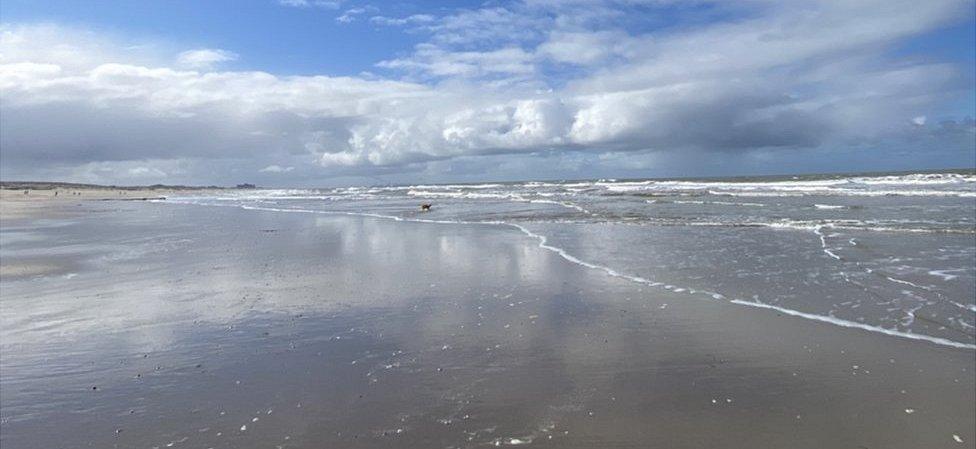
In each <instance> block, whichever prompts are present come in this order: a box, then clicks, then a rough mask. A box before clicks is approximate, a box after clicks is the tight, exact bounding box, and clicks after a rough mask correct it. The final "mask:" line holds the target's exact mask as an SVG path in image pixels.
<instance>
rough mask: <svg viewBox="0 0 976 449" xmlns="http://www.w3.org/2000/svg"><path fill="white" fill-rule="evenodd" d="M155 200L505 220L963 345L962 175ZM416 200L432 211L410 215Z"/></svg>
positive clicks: (972, 223)
mask: <svg viewBox="0 0 976 449" xmlns="http://www.w3.org/2000/svg"><path fill="white" fill-rule="evenodd" d="M167 201H168V202H178V203H192V204H197V205H207V206H238V207H243V208H248V209H258V210H267V211H291V212H306V213H339V214H360V215H367V216H378V217H389V218H393V219H397V220H418V221H435V222H438V221H443V222H467V223H495V224H500V225H512V226H516V227H518V228H519V229H520V230H522V231H524V232H527V233H530V234H532V235H535V236H538V237H539V238H545V239H546V242H547V244H548V245H549V246H550V247H552V248H553V249H556V250H559V251H561V252H562V254H564V255H566V256H568V258H570V259H573V260H575V261H577V262H582V263H584V264H586V265H598V266H600V267H602V268H603V269H606V270H610V271H613V272H615V273H618V274H620V275H623V276H626V277H628V278H630V279H632V280H636V281H638V282H640V283H643V284H646V285H651V286H655V287H661V288H666V289H668V290H672V291H678V292H687V293H691V294H696V295H703V296H705V297H708V298H711V299H714V300H721V301H730V302H733V303H736V304H749V305H755V306H761V307H762V306H771V307H775V308H779V309H781V310H783V311H785V312H795V315H796V316H807V317H811V318H813V319H817V320H820V321H823V322H829V323H834V324H840V325H844V326H854V327H859V328H863V329H873V330H875V331H877V332H880V333H885V334H889V335H894V336H902V337H906V338H923V339H926V340H929V341H932V342H938V343H941V344H948V345H955V346H962V347H970V348H971V347H974V345H976V327H974V326H976V174H973V173H972V172H955V173H949V172H947V173H918V174H871V175H859V176H803V177H795V176H793V177H764V178H735V179H703V180H638V181H616V180H599V181H591V182H584V181H568V182H525V183H493V184H471V185H465V184H461V185H415V186H400V187H397V186H389V187H352V188H336V189H312V190H257V191H242V192H236V193H233V194H226V195H222V196H220V197H192V198H171V199H169V200H167ZM426 202H431V203H434V205H435V207H434V208H433V210H432V211H430V212H421V211H419V207H418V205H419V204H420V203H426ZM645 281H646V282H645Z"/></svg>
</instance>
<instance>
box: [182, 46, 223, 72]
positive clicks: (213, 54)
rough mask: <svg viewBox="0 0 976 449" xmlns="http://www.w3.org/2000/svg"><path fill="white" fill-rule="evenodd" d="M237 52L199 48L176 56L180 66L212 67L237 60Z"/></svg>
mask: <svg viewBox="0 0 976 449" xmlns="http://www.w3.org/2000/svg"><path fill="white" fill-rule="evenodd" d="M237 57H238V56H237V53H234V52H232V51H227V50H221V49H219V48H198V49H195V50H187V51H184V52H182V53H180V54H179V55H177V57H176V63H177V65H179V66H180V67H186V68H191V69H207V70H209V69H212V68H214V67H215V66H216V65H218V64H220V63H222V62H228V61H234V60H237Z"/></svg>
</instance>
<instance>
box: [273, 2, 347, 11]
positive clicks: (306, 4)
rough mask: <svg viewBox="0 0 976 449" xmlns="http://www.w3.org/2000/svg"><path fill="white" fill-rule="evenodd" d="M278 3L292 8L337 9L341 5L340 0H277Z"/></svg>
mask: <svg viewBox="0 0 976 449" xmlns="http://www.w3.org/2000/svg"><path fill="white" fill-rule="evenodd" d="M278 4H279V5H281V6H291V7H294V8H312V7H317V8H326V9H339V7H340V6H342V0H278Z"/></svg>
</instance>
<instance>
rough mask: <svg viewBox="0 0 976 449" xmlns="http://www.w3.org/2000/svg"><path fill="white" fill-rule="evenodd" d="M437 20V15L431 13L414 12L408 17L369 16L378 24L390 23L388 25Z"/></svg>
mask: <svg viewBox="0 0 976 449" xmlns="http://www.w3.org/2000/svg"><path fill="white" fill-rule="evenodd" d="M434 20H435V17H434V16H432V15H430V14H414V15H411V16H407V17H385V16H373V17H370V18H369V21H370V22H372V23H374V24H376V25H388V26H402V25H414V24H420V23H430V22H433V21H434Z"/></svg>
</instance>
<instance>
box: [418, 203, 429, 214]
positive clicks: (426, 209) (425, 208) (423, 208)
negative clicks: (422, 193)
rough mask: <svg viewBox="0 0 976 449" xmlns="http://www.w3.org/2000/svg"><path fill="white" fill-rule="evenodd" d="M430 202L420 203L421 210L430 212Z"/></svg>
mask: <svg viewBox="0 0 976 449" xmlns="http://www.w3.org/2000/svg"><path fill="white" fill-rule="evenodd" d="M430 206H431V204H430V203H424V204H421V205H420V210H421V211H423V212H430Z"/></svg>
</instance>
